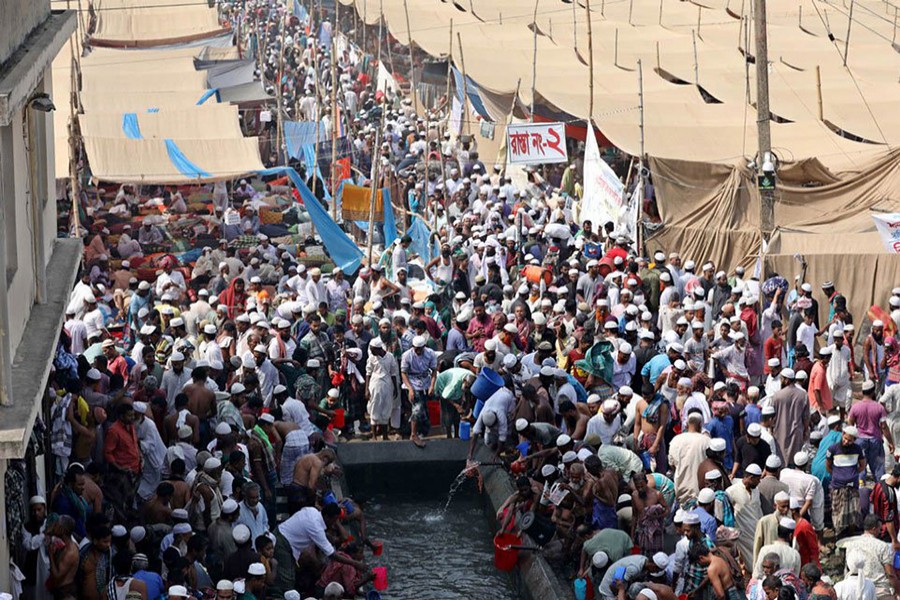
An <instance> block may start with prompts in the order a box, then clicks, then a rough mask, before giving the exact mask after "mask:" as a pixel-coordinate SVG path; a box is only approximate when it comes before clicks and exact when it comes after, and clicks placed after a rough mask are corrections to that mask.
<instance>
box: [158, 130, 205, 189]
mask: <svg viewBox="0 0 900 600" xmlns="http://www.w3.org/2000/svg"><path fill="white" fill-rule="evenodd" d="M166 152H168V154H169V160H171V161H172V164H173V165H175V168H176V169H178V172H179V173H181V174H182V175H185V176H187V177H191V178H194V179H199V178H201V177H210V174H209V173H207V172H206V171H204V170H203V169H201V168H200V167H198V166H197V165H195V164H194V163H193V162H191V160H190V159H189V158H188V157H187V156H185V155H184V153H183V152H182V151H181V148H179V147H178V144H176V143H175V142H174V140H168V139H167V140H166Z"/></svg>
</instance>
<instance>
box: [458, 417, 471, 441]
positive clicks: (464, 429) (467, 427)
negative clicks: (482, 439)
mask: <svg viewBox="0 0 900 600" xmlns="http://www.w3.org/2000/svg"><path fill="white" fill-rule="evenodd" d="M471 435H472V424H471V423H469V422H468V421H461V422H460V423H459V439H461V440H466V441H467V440H468V439H469V438H470V437H471Z"/></svg>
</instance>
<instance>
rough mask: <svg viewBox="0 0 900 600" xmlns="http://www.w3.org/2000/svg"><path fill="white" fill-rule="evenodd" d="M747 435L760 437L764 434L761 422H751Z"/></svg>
mask: <svg viewBox="0 0 900 600" xmlns="http://www.w3.org/2000/svg"><path fill="white" fill-rule="evenodd" d="M747 435H749V436H750V437H759V436H761V435H762V427H761V426H760V424H759V423H750V425H748V426H747Z"/></svg>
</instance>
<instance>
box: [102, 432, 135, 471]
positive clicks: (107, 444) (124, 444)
mask: <svg viewBox="0 0 900 600" xmlns="http://www.w3.org/2000/svg"><path fill="white" fill-rule="evenodd" d="M103 458H104V459H105V460H106V462H107V464H110V465H113V466H115V467H116V468H118V469H121V470H123V471H131V472H132V473H139V472H140V471H141V449H140V446H138V439H137V430H136V429H135V427H134V423H132V424H131V425H128V426H126V425H125V424H124V423H122V421H116V422H115V423H113V424H112V426H111V427H110V428H109V429H108V430H107V432H106V440H105V441H104V443H103Z"/></svg>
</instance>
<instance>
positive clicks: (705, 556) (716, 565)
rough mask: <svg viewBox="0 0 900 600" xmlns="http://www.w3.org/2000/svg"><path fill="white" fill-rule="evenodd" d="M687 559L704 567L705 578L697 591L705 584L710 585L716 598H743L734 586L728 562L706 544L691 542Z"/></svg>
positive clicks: (741, 593) (740, 599) (741, 592)
mask: <svg viewBox="0 0 900 600" xmlns="http://www.w3.org/2000/svg"><path fill="white" fill-rule="evenodd" d="M688 560H689V561H690V563H691V564H698V563H699V564H700V565H701V566H703V567H706V579H705V581H704V583H701V584H700V587H699V588H697V592H699V591H700V589H702V588H703V587H704V586H705V585H711V586H712V589H713V592H714V593H715V597H716V600H744V598H746V596H745V595H744V592H743V590H741V589H739V588H738V587H737V586H735V584H734V579H733V578H732V577H731V569H730V568H729V567H728V563H726V562H725V561H724V560H723V559H721V558H719V557H718V556H715V555H714V554H712V553H711V552H710V551H709V548H707V547H706V544H703V543H697V542H695V543H693V544H691V548H690V550H689V551H688ZM695 593H696V592H695Z"/></svg>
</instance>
